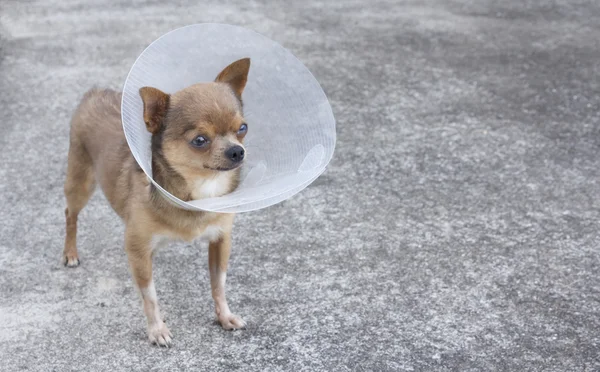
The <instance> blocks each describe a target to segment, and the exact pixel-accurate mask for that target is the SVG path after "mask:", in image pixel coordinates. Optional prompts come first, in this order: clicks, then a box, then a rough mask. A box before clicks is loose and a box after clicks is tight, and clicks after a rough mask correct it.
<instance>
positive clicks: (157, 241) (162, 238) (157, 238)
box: [150, 225, 223, 251]
mask: <svg viewBox="0 0 600 372" xmlns="http://www.w3.org/2000/svg"><path fill="white" fill-rule="evenodd" d="M222 234H223V229H222V228H221V226H219V225H208V226H206V228H205V229H204V230H198V232H197V235H196V237H195V238H194V239H193V240H197V239H201V240H206V241H209V242H214V241H217V240H218V239H219V238H220V237H221V235H222ZM177 240H178V241H182V240H184V239H182V238H181V237H178V236H174V235H170V234H155V235H153V236H152V241H151V242H150V244H151V247H152V250H153V251H156V250H158V249H161V248H163V247H165V246H166V245H167V244H169V242H171V241H177Z"/></svg>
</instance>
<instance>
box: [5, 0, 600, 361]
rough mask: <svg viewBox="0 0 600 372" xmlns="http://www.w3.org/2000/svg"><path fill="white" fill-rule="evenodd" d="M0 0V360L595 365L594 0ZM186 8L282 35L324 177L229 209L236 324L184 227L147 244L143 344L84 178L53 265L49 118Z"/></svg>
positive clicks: (107, 225) (58, 184) (62, 140)
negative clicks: (332, 128)
mask: <svg viewBox="0 0 600 372" xmlns="http://www.w3.org/2000/svg"><path fill="white" fill-rule="evenodd" d="M106 3H111V2H107V1H101V0H92V1H85V0H60V1H59V0H53V1H42V0H38V1H35V0H31V1H23V0H1V1H0V115H1V116H0V128H1V129H2V131H1V135H0V145H1V148H0V179H1V183H0V205H2V212H1V214H0V235H1V237H2V239H1V240H0V370H2V371H18V370H28V371H149V370H209V371H226V370H244V371H251V370H255V371H289V370H293V371H397V370H405V371H483V370H487V371H490V370H499V371H501V370H504V371H598V370H600V355H599V352H600V278H599V277H598V271H599V267H600V252H599V251H600V235H599V233H598V223H599V221H600V199H599V198H598V192H599V187H600V184H599V182H598V180H599V177H600V156H599V155H598V154H599V152H600V113H599V112H600V79H599V78H598V77H599V75H600V3H599V2H597V1H595V0H572V1H567V0H553V1H534V0H506V1H493V0H428V1H394V0H387V1H386V0H379V1H366V0H355V1H312V0H304V1H299V2H283V1H281V2H278V1H266V0H265V1H260V0H259V1H244V0H238V1H235V2H230V3H228V4H225V3H223V2H220V1H216V0H211V1H183V0H179V1H150V2H141V1H120V2H116V1H115V2H112V5H107V4H106ZM197 22H225V23H231V24H237V25H242V26H246V27H249V28H252V29H255V30H257V31H259V32H261V33H263V34H265V35H267V36H269V37H271V38H272V39H275V40H277V41H278V42H280V43H281V44H283V45H284V46H286V47H287V48H289V49H290V50H291V51H292V52H294V53H295V54H296V55H297V56H298V57H299V58H300V59H301V60H302V61H303V62H305V64H306V65H307V66H308V67H309V68H310V69H311V70H312V71H313V73H314V74H315V76H316V77H317V79H318V80H319V81H320V82H321V84H322V86H323V88H324V90H325V91H326V92H327V94H328V96H329V98H330V101H331V104H332V106H333V110H334V113H335V114H336V118H337V124H338V128H337V130H338V144H337V150H336V155H335V157H334V159H333V161H332V163H331V164H330V166H329V168H328V170H327V172H326V173H325V174H324V175H323V176H322V177H320V178H319V179H318V180H317V181H316V182H315V183H314V184H313V185H311V186H310V187H309V188H308V189H306V190H305V191H303V192H302V193H301V194H299V195H297V196H295V197H294V198H292V199H291V200H288V201H286V202H284V203H281V204H279V205H277V206H274V207H271V208H268V209H265V210H261V211H258V212H252V213H247V214H242V215H239V216H238V218H237V220H236V227H235V234H234V249H233V256H232V260H231V268H230V271H229V279H228V291H229V301H230V305H231V307H232V309H233V310H234V311H236V312H237V313H239V314H240V315H242V316H244V317H245V319H246V320H247V321H248V322H249V327H248V329H247V330H245V331H236V332H226V331H223V330H222V329H221V328H220V327H219V326H218V325H216V324H215V321H214V315H213V304H212V299H211V297H210V292H209V284H208V273H207V269H206V261H207V249H206V247H205V246H204V245H203V244H200V243H198V244H172V245H170V246H169V247H168V248H166V249H164V250H163V251H161V252H160V254H159V255H158V257H157V258H156V260H155V263H156V270H155V276H156V281H157V288H158V295H159V298H160V299H161V300H162V307H163V310H164V312H165V316H166V321H167V323H168V324H169V326H170V328H171V330H172V331H173V334H174V336H175V339H174V346H173V347H172V348H170V349H160V348H157V347H152V346H151V345H150V344H149V343H148V341H147V339H146V334H145V322H144V319H143V316H142V312H141V307H140V303H139V299H138V297H137V294H136V292H135V290H134V288H133V285H132V282H131V280H130V276H129V272H128V268H127V263H126V259H125V253H124V251H123V249H122V245H123V227H122V224H121V222H120V221H119V220H118V218H117V217H116V215H115V214H114V213H113V212H112V211H111V209H110V208H109V206H108V204H107V202H106V201H105V200H104V197H103V196H102V195H101V193H100V192H98V193H97V194H96V195H95V196H94V198H93V200H92V201H91V203H90V205H89V207H88V208H87V209H86V210H85V211H84V212H83V215H82V218H81V220H80V221H81V223H80V240H79V243H80V245H79V246H80V253H81V257H82V266H81V267H79V268H77V269H74V270H71V269H66V268H64V267H62V266H61V265H60V264H59V257H60V253H61V250H62V245H63V234H64V226H63V223H64V221H63V217H64V216H63V209H64V206H65V203H64V200H63V195H62V182H63V179H64V174H65V160H66V154H67V146H68V140H67V138H68V137H67V135H68V121H69V118H70V115H71V113H72V111H73V109H74V106H75V104H76V102H77V100H78V99H79V97H80V96H81V95H82V93H83V92H84V91H85V90H87V89H88V88H89V87H91V86H92V85H94V84H97V85H99V86H107V87H112V88H120V87H121V85H122V83H123V81H124V79H125V77H126V75H127V72H128V70H129V68H130V66H131V65H132V63H133V61H134V60H135V58H136V56H137V55H138V54H139V53H140V52H141V51H142V50H143V48H144V47H145V46H146V45H147V44H149V43H150V42H151V41H153V40H154V39H155V38H156V37H158V36H160V35H161V34H163V33H165V32H166V31H169V30H171V29H173V28H176V27H179V26H182V25H186V24H191V23H197Z"/></svg>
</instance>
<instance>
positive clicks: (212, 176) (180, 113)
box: [63, 58, 250, 346]
mask: <svg viewBox="0 0 600 372" xmlns="http://www.w3.org/2000/svg"><path fill="white" fill-rule="evenodd" d="M249 69H250V59H248V58H245V59H241V60H239V61H236V62H233V63H232V64H231V65H229V66H227V67H226V68H225V69H224V70H223V71H222V72H221V73H220V74H219V75H218V76H217V78H216V80H215V82H212V83H202V84H195V85H192V86H190V87H188V88H185V89H183V90H181V91H178V92H177V93H174V94H172V95H169V94H166V93H163V92H161V91H160V90H158V89H156V88H151V87H143V88H141V89H140V96H141V98H142V101H143V103H144V122H145V123H146V128H147V129H148V131H149V132H150V133H152V145H151V148H152V175H153V178H154V180H155V181H156V182H157V183H158V184H160V185H161V186H162V187H163V188H165V189H166V190H167V191H168V192H170V193H171V194H173V195H175V196H177V197H178V198H180V199H181V200H185V201H188V200H195V199H202V198H208V197H216V196H221V195H224V194H227V193H229V192H231V191H233V190H234V189H235V188H236V187H237V186H238V183H239V172H240V165H241V164H242V162H243V160H244V152H245V150H244V147H243V139H244V136H245V135H246V132H247V131H248V126H247V124H246V123H245V122H244V117H243V115H242V91H243V90H244V87H245V86H246V81H247V78H248V71H249ZM67 168H68V169H67V179H66V181H65V196H66V198H67V209H66V210H65V215H66V219H67V229H66V230H67V231H66V239H65V249H64V252H63V260H64V264H65V265H66V266H68V267H76V266H78V265H79V257H78V255H77V246H76V235H77V216H78V214H79V212H80V211H81V210H82V209H83V207H84V206H85V205H86V203H87V201H88V200H89V198H90V196H91V195H92V193H93V191H94V189H95V186H96V183H99V184H100V186H101V188H102V190H103V191H104V195H106V198H107V199H108V201H109V202H110V204H111V206H112V207H113V209H114V210H115V211H116V212H117V214H118V215H119V216H120V217H121V219H122V220H123V221H124V222H125V225H126V227H125V250H126V252H127V257H128V259H129V265H130V267H131V271H132V274H133V278H134V280H135V284H136V285H137V288H138V289H139V291H140V294H141V297H142V303H143V308H144V313H145V314H146V318H147V321H148V338H149V339H150V341H151V342H153V343H156V344H158V345H161V346H167V345H169V344H170V343H171V337H172V335H171V332H170V331H169V329H168V328H167V326H166V324H165V323H164V322H163V319H162V318H161V316H160V312H159V308H158V299H157V297H156V290H155V288H154V281H153V280H152V256H153V253H154V251H155V249H156V248H157V245H158V244H159V242H161V241H163V240H164V238H171V239H183V240H186V241H191V240H193V239H195V238H197V237H200V236H203V237H205V238H207V239H208V240H209V253H208V261H209V270H210V283H211V288H212V296H213V299H214V301H215V311H216V314H217V318H218V320H219V322H220V323H221V325H222V326H223V328H225V329H238V328H242V327H244V326H245V322H244V321H243V320H242V319H241V318H240V317H238V316H237V315H234V314H232V313H231V311H230V310H229V306H228V305H227V300H226V298H225V279H226V275H227V262H228V260H229V252H230V249H231V228H232V224H233V217H234V216H233V214H223V213H212V212H192V211H188V210H184V209H180V208H178V207H175V206H173V205H172V204H170V202H168V201H167V200H166V199H164V198H163V197H162V196H161V195H160V193H159V191H158V190H157V189H156V188H155V187H154V186H153V185H152V183H151V182H149V181H148V178H147V177H146V175H145V174H144V172H143V171H142V169H141V168H140V167H139V165H138V164H137V162H136V161H135V159H134V158H133V156H132V154H131V152H130V150H129V147H128V145H127V142H126V140H125V135H124V133H123V127H122V125H121V93H119V92H115V91H112V90H98V89H92V90H90V91H89V92H87V93H86V94H85V96H84V97H83V100H82V102H81V103H80V104H79V107H78V108H77V110H76V111H75V114H74V115H73V119H72V121H71V133H70V147H69V158H68V167H67Z"/></svg>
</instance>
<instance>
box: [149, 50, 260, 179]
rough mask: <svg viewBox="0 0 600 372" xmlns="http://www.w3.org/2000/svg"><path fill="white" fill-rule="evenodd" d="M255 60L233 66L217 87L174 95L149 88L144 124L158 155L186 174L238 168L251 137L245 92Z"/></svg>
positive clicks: (200, 86)
mask: <svg viewBox="0 0 600 372" xmlns="http://www.w3.org/2000/svg"><path fill="white" fill-rule="evenodd" d="M249 69H250V59H249V58H244V59H241V60H239V61H236V62H233V63H232V64H230V65H229V66H227V67H226V68H225V69H224V70H223V71H221V73H220V74H219V75H218V76H217V78H216V79H215V81H214V82H212V83H200V84H195V85H192V86H190V87H187V88H185V89H182V90H180V91H178V92H176V93H174V94H171V95H169V94H166V93H164V92H162V91H160V90H158V89H156V88H152V87H143V88H141V89H140V96H141V97H142V101H143V102H144V122H145V123H146V128H147V129H148V131H149V132H150V133H152V151H153V153H155V152H158V153H160V156H163V157H164V158H165V160H166V161H167V162H168V163H169V165H170V166H171V167H172V168H173V169H175V170H177V171H179V172H180V173H184V174H197V175H202V174H206V173H207V172H222V171H229V170H233V169H235V168H238V167H239V166H240V165H241V164H242V162H243V160H244V156H245V148H244V145H243V141H244V137H245V135H246V133H247V132H248V125H247V124H246V122H245V120H244V117H243V114H242V92H243V90H244V87H245V86H246V81H247V79H248V71H249Z"/></svg>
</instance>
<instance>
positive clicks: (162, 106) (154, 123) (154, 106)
mask: <svg viewBox="0 0 600 372" xmlns="http://www.w3.org/2000/svg"><path fill="white" fill-rule="evenodd" d="M140 96H141V97H142V101H143V102H144V122H145V123H146V129H148V132H150V133H152V134H155V133H157V132H158V131H159V130H160V128H161V126H162V122H163V120H164V118H165V115H166V114H167V109H168V108H169V100H170V96H169V95H168V94H167V93H164V92H162V91H160V90H158V89H156V88H152V87H143V88H140Z"/></svg>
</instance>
